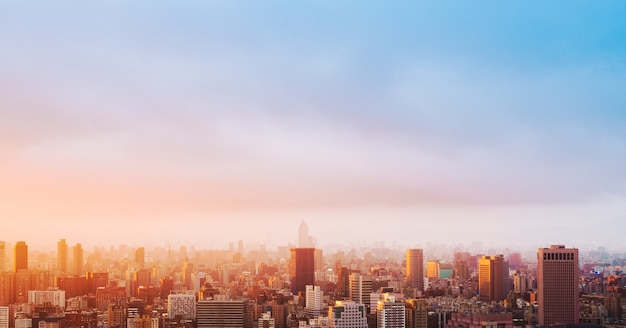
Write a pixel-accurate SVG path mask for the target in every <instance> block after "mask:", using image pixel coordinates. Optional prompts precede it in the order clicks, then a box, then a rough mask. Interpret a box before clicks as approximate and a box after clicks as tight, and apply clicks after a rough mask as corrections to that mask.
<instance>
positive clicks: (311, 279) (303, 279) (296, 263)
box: [289, 248, 315, 295]
mask: <svg viewBox="0 0 626 328" xmlns="http://www.w3.org/2000/svg"><path fill="white" fill-rule="evenodd" d="M289 266H290V277H291V292H292V293H293V294H294V295H298V293H303V294H304V293H305V292H306V285H313V284H314V283H315V248H292V249H291V261H290V265H289Z"/></svg>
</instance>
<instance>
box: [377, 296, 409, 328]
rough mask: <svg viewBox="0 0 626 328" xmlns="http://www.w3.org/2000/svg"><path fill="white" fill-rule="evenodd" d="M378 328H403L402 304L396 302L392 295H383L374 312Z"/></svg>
mask: <svg viewBox="0 0 626 328" xmlns="http://www.w3.org/2000/svg"><path fill="white" fill-rule="evenodd" d="M376 321H377V323H378V325H377V327H378V328H405V324H406V322H405V313H404V303H402V302H399V301H396V298H395V296H394V295H392V294H389V293H384V294H382V295H381V299H380V300H379V301H378V306H377V310H376Z"/></svg>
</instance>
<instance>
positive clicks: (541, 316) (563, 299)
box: [537, 245, 579, 326]
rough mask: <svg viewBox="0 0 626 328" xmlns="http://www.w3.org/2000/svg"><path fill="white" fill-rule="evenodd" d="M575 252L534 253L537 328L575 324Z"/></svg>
mask: <svg viewBox="0 0 626 328" xmlns="http://www.w3.org/2000/svg"><path fill="white" fill-rule="evenodd" d="M578 277H579V266H578V249H577V248H565V246H564V245H551V246H550V248H540V249H539V250H538V251H537V304H538V316H537V319H538V323H539V325H540V326H548V325H554V324H577V323H578V322H579V304H578Z"/></svg>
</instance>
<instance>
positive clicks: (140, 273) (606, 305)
mask: <svg viewBox="0 0 626 328" xmlns="http://www.w3.org/2000/svg"><path fill="white" fill-rule="evenodd" d="M293 235H294V236H297V239H295V240H294V243H290V244H288V245H282V246H278V247H277V248H275V249H271V248H266V247H265V245H263V244H261V245H258V247H254V248H250V246H249V245H248V246H247V245H246V244H245V243H244V241H243V240H239V241H237V242H232V243H230V244H229V245H228V247H227V248H223V249H198V248H196V247H193V246H190V247H186V246H181V247H180V248H178V249H171V248H167V249H166V248H162V247H159V248H152V249H149V248H145V247H130V246H128V245H117V246H110V247H108V248H107V247H94V248H93V249H92V250H88V249H85V248H83V247H82V245H81V243H75V244H72V243H70V242H68V241H67V240H66V239H60V240H59V241H58V242H57V249H56V252H32V251H30V250H29V247H28V244H27V243H26V242H25V241H17V242H15V243H13V244H12V243H8V242H5V241H2V242H0V268H3V271H2V272H1V273H0V327H7V328H8V327H10V328H23V327H55V328H57V327H86V328H91V327H93V328H96V327H133V328H135V327H149V328H160V327H163V328H164V327H190V328H195V327H199V328H200V327H244V328H251V327H260V328H261V327H272V328H286V327H289V328H295V327H298V328H307V327H362V328H389V327H404V328H408V327H411V328H459V327H463V328H479V327H480V328H485V327H488V328H512V327H531V326H536V327H561V326H567V327H602V326H605V327H613V326H615V327H620V326H623V324H624V321H623V314H624V311H623V309H624V307H626V303H625V302H623V301H622V299H624V297H626V289H625V288H624V286H625V283H626V275H624V274H623V272H622V269H621V268H622V266H623V265H624V264H626V253H624V252H621V253H611V252H608V251H606V250H605V249H603V248H598V249H592V250H579V249H578V248H575V247H572V246H570V245H547V246H546V247H543V248H539V249H538V250H537V252H536V256H534V257H532V256H531V257H527V256H526V255H524V256H523V255H522V253H521V252H519V251H516V250H509V249H507V250H490V252H489V253H488V254H481V253H476V252H472V251H470V250H461V249H456V250H453V249H446V250H445V251H444V252H441V250H440V252H439V254H442V255H440V256H434V255H433V254H429V251H428V249H427V250H424V249H421V248H407V249H401V248H392V247H385V246H384V245H374V244H373V245H370V246H368V247H362V248H359V249H354V248H352V249H343V250H341V249H340V250H336V251H328V250H325V249H323V248H317V247H316V238H315V237H314V236H312V235H311V234H310V233H309V228H308V225H307V223H306V222H305V221H302V222H301V223H300V226H299V229H298V232H297V233H296V232H294V233H293ZM11 249H12V252H10V250H11ZM446 252H447V254H445V253H446Z"/></svg>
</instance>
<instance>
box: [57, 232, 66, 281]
mask: <svg viewBox="0 0 626 328" xmlns="http://www.w3.org/2000/svg"><path fill="white" fill-rule="evenodd" d="M57 271H58V272H61V273H66V272H67V243H66V242H65V239H61V240H59V241H58V242H57Z"/></svg>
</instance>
